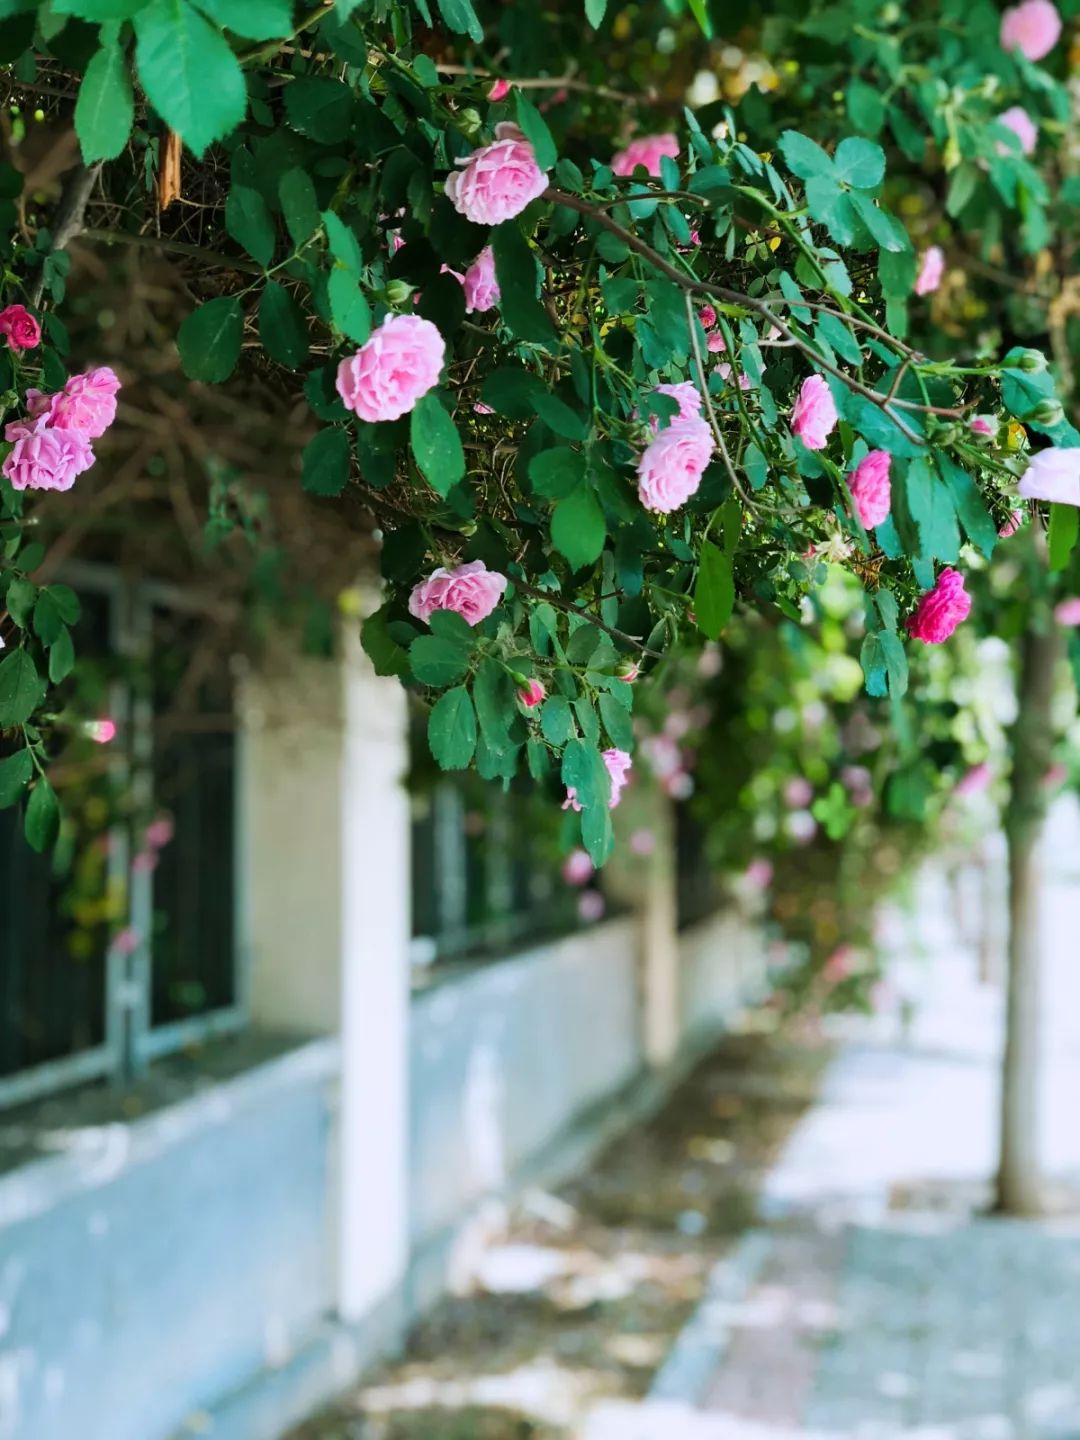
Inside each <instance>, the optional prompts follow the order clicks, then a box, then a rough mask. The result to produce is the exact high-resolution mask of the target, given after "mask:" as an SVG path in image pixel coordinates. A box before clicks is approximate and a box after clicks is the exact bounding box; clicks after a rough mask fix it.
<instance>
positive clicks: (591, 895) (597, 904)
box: [577, 890, 607, 922]
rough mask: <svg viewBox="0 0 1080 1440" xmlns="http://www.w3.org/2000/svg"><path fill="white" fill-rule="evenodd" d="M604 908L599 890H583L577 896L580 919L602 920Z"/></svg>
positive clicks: (605, 907)
mask: <svg viewBox="0 0 1080 1440" xmlns="http://www.w3.org/2000/svg"><path fill="white" fill-rule="evenodd" d="M606 909H607V906H606V905H605V904H604V897H603V895H601V894H600V891H599V890H583V891H582V893H581V894H580V895H579V896H578V902H577V912H578V915H579V916H580V917H581V919H582V920H586V921H590V922H591V921H595V920H602V919H603V918H604V911H605V910H606Z"/></svg>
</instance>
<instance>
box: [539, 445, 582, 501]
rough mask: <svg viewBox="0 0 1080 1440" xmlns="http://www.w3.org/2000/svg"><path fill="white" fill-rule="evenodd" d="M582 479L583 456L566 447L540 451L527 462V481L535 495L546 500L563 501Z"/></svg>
mask: <svg viewBox="0 0 1080 1440" xmlns="http://www.w3.org/2000/svg"><path fill="white" fill-rule="evenodd" d="M584 479H585V456H584V455H583V454H582V452H581V451H580V450H571V449H570V448H569V446H566V445H560V446H559V448H558V449H556V450H541V452H540V454H539V455H534V456H533V458H532V459H531V460H530V461H529V480H530V481H531V482H532V485H533V488H534V489H535V490H536V493H537V494H538V495H543V496H544V498H545V499H547V500H565V499H566V497H567V496H568V495H570V494H572V493H573V492H574V491H575V490H576V489H577V488H578V486H579V485H581V484H582V482H583V481H584Z"/></svg>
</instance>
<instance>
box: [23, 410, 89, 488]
mask: <svg viewBox="0 0 1080 1440" xmlns="http://www.w3.org/2000/svg"><path fill="white" fill-rule="evenodd" d="M4 436H5V438H6V439H8V440H14V442H15V448H14V449H13V450H12V451H11V452H10V454H9V455H8V456H7V458H6V459H5V461H4V463H3V466H2V467H0V473H2V474H3V475H4V476H5V477H6V478H7V479H8V480H10V481H11V485H12V489H14V490H70V489H71V487H72V485H74V484H75V479H76V477H77V476H79V475H81V474H82V473H83V471H84V470H89V469H90V466H91V465H93V463H94V452H93V450H92V449H91V448H90V441H89V440H88V438H87V437H86V435H85V434H84V432H83V431H81V430H60V429H55V428H49V427H48V425H47V423H46V421H45V420H44V419H39V420H38V421H36V422H35V423H34V425H33V426H31V425H27V424H23V423H22V422H16V423H15V424H12V425H8V426H7V427H6V429H5V430H4Z"/></svg>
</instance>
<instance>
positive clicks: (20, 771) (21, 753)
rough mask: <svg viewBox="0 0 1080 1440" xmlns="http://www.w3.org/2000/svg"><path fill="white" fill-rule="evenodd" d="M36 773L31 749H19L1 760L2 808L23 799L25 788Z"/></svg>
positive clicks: (0, 805)
mask: <svg viewBox="0 0 1080 1440" xmlns="http://www.w3.org/2000/svg"><path fill="white" fill-rule="evenodd" d="M33 773H34V762H33V759H32V757H31V755H30V751H29V749H25V750H17V751H16V752H15V754H14V755H9V756H8V757H7V759H6V760H0V810H6V809H7V808H8V806H9V805H14V804H16V803H17V802H18V801H19V800H21V799H22V793H23V790H24V789H25V788H26V783H27V781H28V780H29V779H30V776H31V775H32V774H33Z"/></svg>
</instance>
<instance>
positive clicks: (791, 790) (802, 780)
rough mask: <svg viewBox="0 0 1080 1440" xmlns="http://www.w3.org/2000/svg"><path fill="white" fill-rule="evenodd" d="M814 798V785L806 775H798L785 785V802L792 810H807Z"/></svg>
mask: <svg viewBox="0 0 1080 1440" xmlns="http://www.w3.org/2000/svg"><path fill="white" fill-rule="evenodd" d="M813 798H814V787H813V786H812V785H811V784H810V781H809V780H807V779H806V777H805V776H804V775H796V776H795V777H794V778H793V779H791V780H789V781H788V782H787V784H786V785H785V786H784V804H785V805H787V806H788V808H789V809H791V810H805V809H806V807H807V806H808V805H809V804H810V801H811V800H812V799H813Z"/></svg>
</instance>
